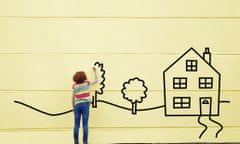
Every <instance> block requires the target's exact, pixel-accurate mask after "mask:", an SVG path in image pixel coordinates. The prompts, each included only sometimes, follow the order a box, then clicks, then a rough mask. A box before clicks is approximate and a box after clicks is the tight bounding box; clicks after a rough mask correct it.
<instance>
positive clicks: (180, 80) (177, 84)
mask: <svg viewBox="0 0 240 144" xmlns="http://www.w3.org/2000/svg"><path fill="white" fill-rule="evenodd" d="M173 88H174V89H186V88H187V78H186V77H174V78H173Z"/></svg>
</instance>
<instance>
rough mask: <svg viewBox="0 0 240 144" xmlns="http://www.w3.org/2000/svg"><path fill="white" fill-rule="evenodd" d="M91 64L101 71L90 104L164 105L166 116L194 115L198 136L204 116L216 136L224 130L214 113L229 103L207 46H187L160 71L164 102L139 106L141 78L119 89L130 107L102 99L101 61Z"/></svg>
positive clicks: (143, 86)
mask: <svg viewBox="0 0 240 144" xmlns="http://www.w3.org/2000/svg"><path fill="white" fill-rule="evenodd" d="M94 66H95V67H96V68H97V72H98V74H99V75H100V80H99V87H98V88H97V89H96V90H95V91H94V95H93V96H92V100H93V101H92V107H93V108H97V106H98V103H103V104H107V105H110V106H114V107H117V108H120V109H122V110H127V111H131V112H132V113H131V114H132V115H137V112H138V111H139V112H140V111H150V110H156V109H161V108H163V109H164V115H165V116H166V117H193V116H194V117H197V122H198V124H199V125H201V126H203V130H202V131H201V133H200V135H199V139H200V138H202V136H203V135H204V134H205V133H206V132H207V130H208V128H209V126H208V125H207V124H206V123H204V122H203V121H202V119H203V118H207V119H208V120H209V121H210V122H211V123H213V124H214V125H216V126H217V127H218V130H217V132H216V135H215V137H216V138H217V137H218V136H219V133H220V132H221V131H222V130H223V125H222V124H221V123H220V122H218V121H216V120H214V119H213V117H217V116H220V104H221V103H230V101H227V100H221V98H220V96H221V94H220V92H221V74H220V72H218V71H217V69H216V68H215V67H214V66H213V65H212V55H211V52H210V49H209V48H205V51H204V52H203V55H201V54H199V53H198V52H197V51H196V50H195V49H194V48H190V49H188V50H187V51H186V52H185V53H183V54H182V55H181V56H180V57H179V58H178V59H177V60H175V61H174V62H173V63H172V64H170V65H169V66H168V67H167V68H166V69H165V70H164V71H163V96H160V97H162V98H163V101H164V105H159V106H154V107H149V108H141V109H139V108H138V106H137V105H138V103H139V104H141V103H142V102H143V100H144V99H146V98H147V91H148V87H147V85H146V83H145V81H144V80H143V79H140V78H139V77H134V78H131V79H129V80H128V81H126V82H123V84H122V89H121V90H120V92H121V94H122V98H123V99H126V100H128V101H129V102H130V103H131V107H130V108H129V107H126V106H122V105H118V104H115V103H113V102H110V101H107V100H101V99H100V98H99V97H98V96H99V95H103V94H104V88H105V80H106V78H105V74H106V70H105V69H104V64H103V63H101V62H95V63H94ZM14 102H15V103H17V104H20V105H23V106H25V107H28V108H30V109H32V110H34V111H37V112H40V113H42V114H45V115H48V116H60V115H64V114H67V113H70V112H72V111H73V110H67V111H65V112H60V113H49V112H46V111H43V110H40V109H38V108H35V107H33V106H31V105H29V104H26V103H24V102H21V101H17V100H16V101H14Z"/></svg>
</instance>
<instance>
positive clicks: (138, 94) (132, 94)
mask: <svg viewBox="0 0 240 144" xmlns="http://www.w3.org/2000/svg"><path fill="white" fill-rule="evenodd" d="M147 90H148V88H147V87H146V86H145V82H144V81H143V80H141V79H140V78H138V77H135V78H133V79H129V80H128V81H127V82H124V83H123V88H122V90H121V93H122V94H123V98H124V99H127V100H128V101H130V102H131V104H132V114H137V103H142V102H143V99H144V98H146V97H147Z"/></svg>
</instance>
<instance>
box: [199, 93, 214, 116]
mask: <svg viewBox="0 0 240 144" xmlns="http://www.w3.org/2000/svg"><path fill="white" fill-rule="evenodd" d="M211 107H212V98H211V97H200V115H202V116H209V115H211Z"/></svg>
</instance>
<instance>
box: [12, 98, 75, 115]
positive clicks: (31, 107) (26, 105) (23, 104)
mask: <svg viewBox="0 0 240 144" xmlns="http://www.w3.org/2000/svg"><path fill="white" fill-rule="evenodd" d="M14 102H15V103H17V104H20V105H22V106H25V107H28V108H30V109H32V110H34V111H37V112H40V113H42V114H45V115H48V116H60V115H64V114H67V113H70V112H72V111H73V110H72V109H71V110H68V111H65V112H60V113H48V112H45V111H43V110H40V109H38V108H35V107H33V106H31V105H29V104H26V103H24V102H21V101H16V100H15V101H14Z"/></svg>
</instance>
